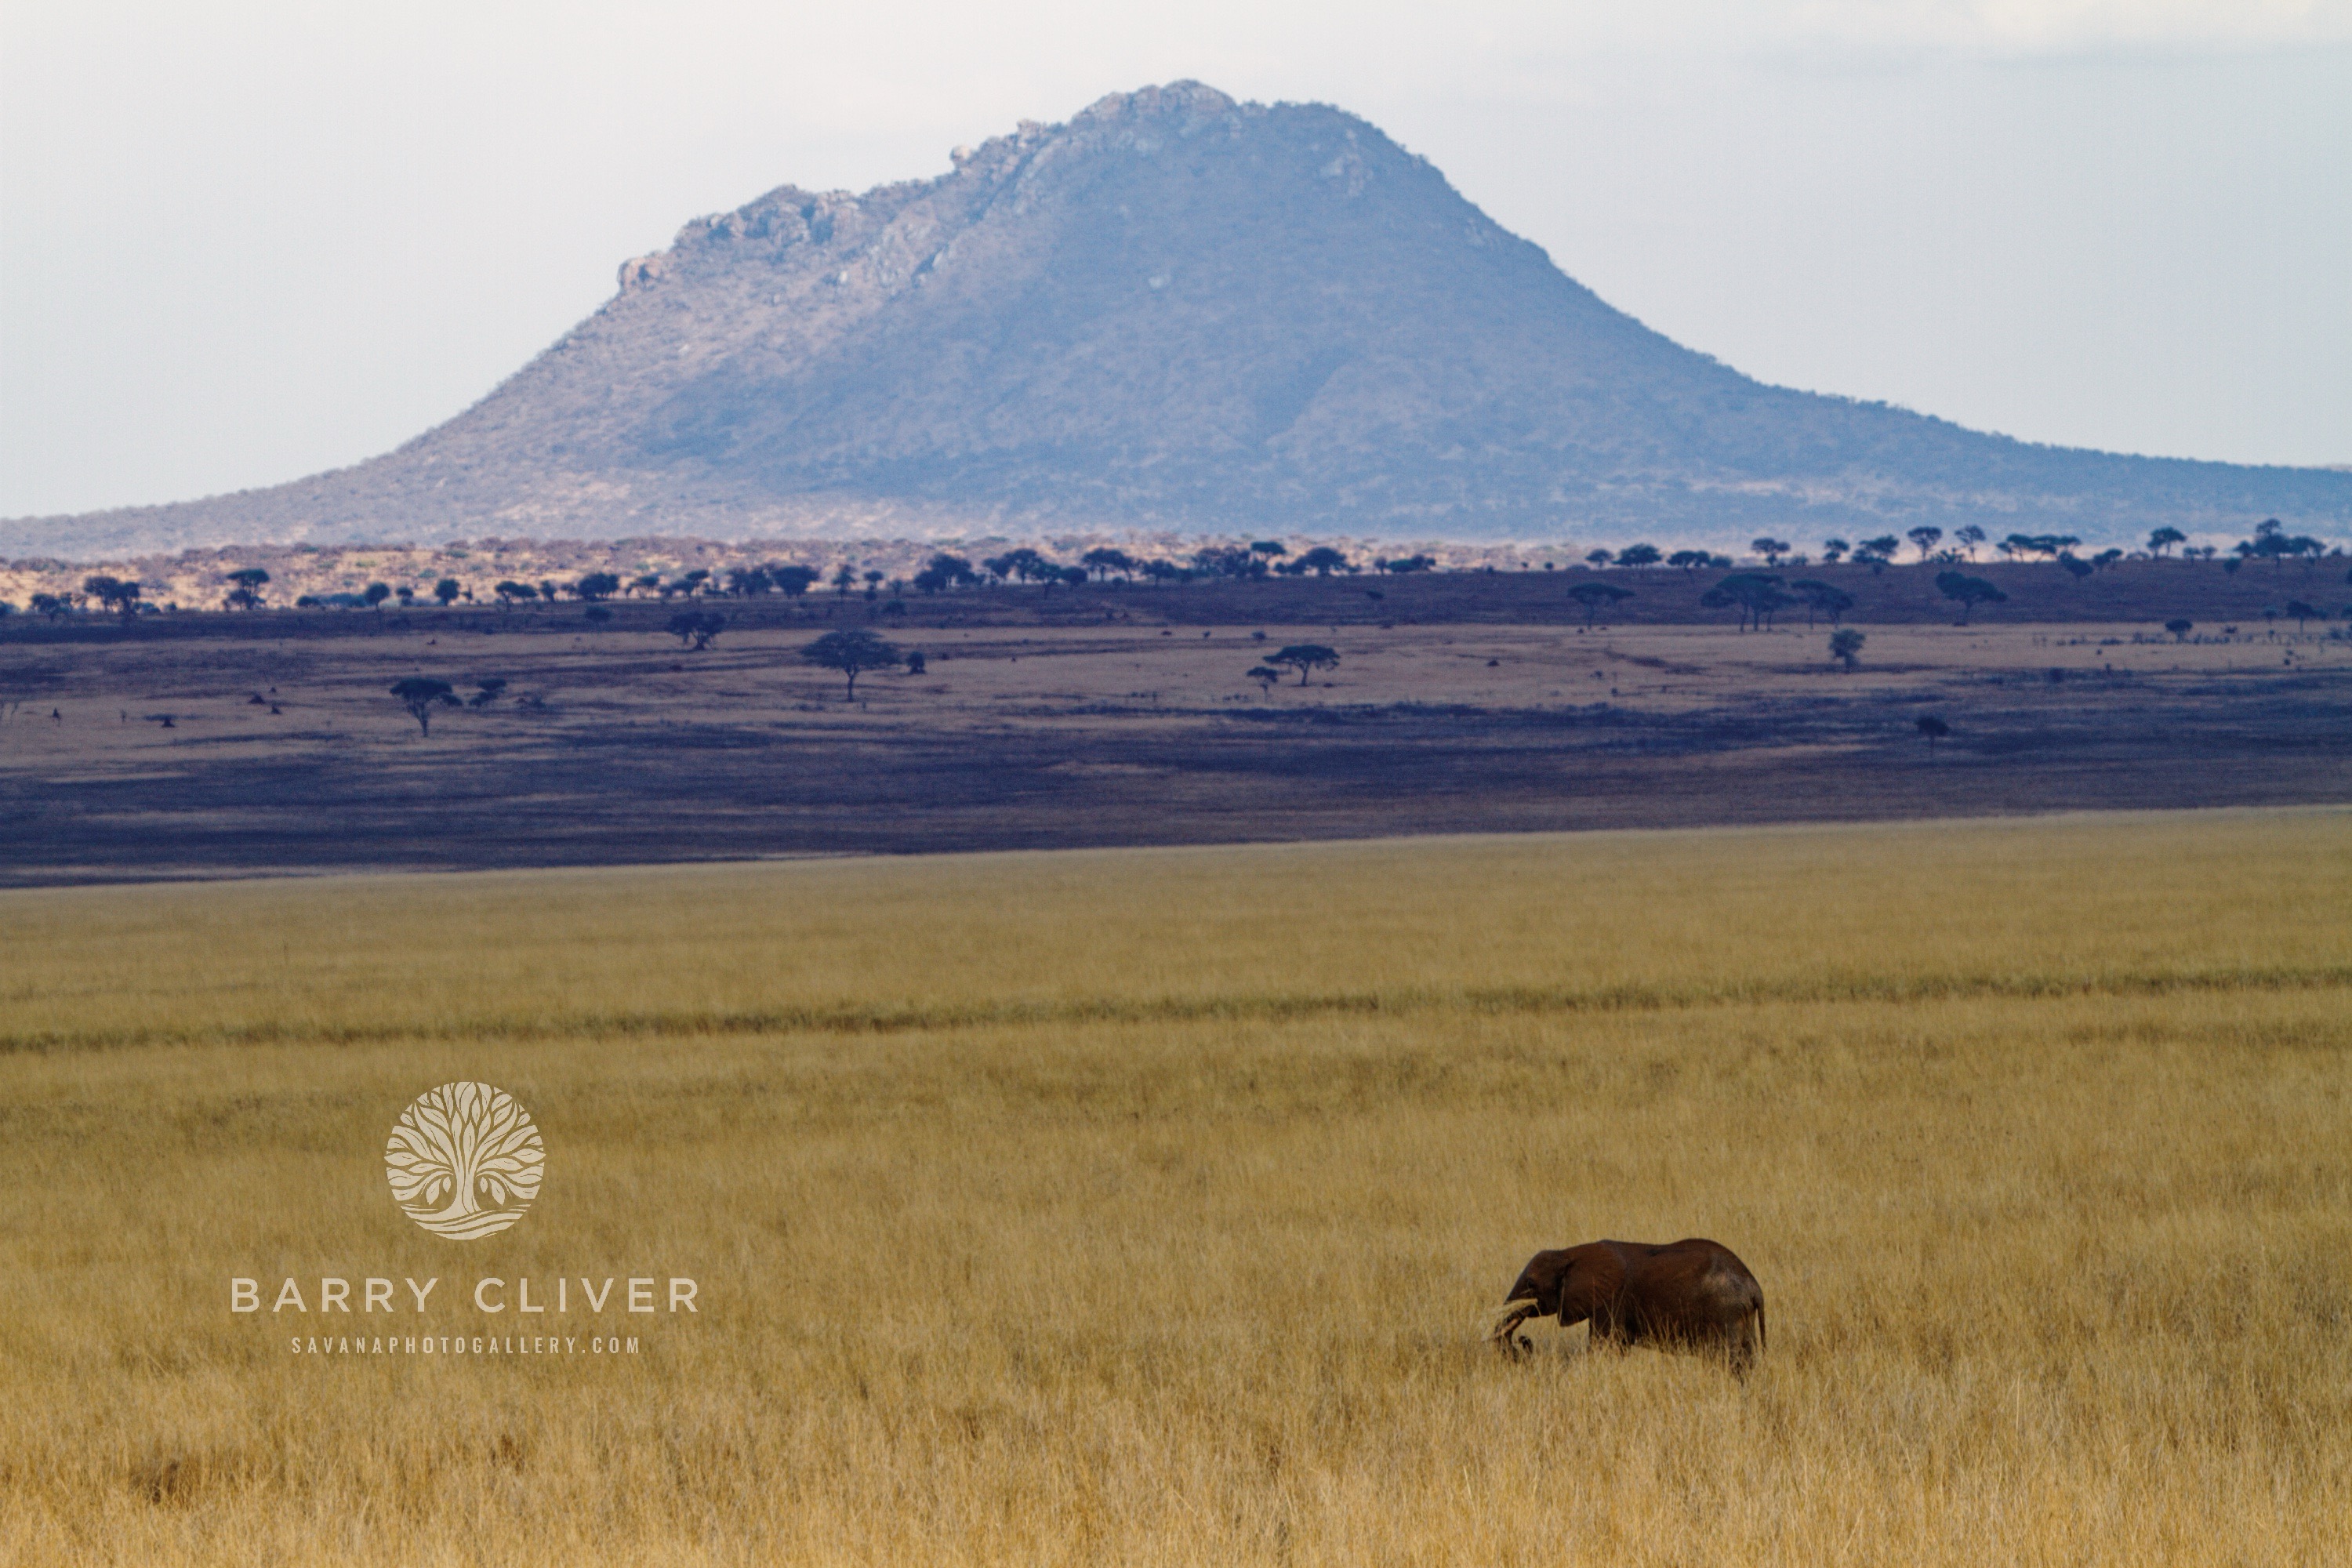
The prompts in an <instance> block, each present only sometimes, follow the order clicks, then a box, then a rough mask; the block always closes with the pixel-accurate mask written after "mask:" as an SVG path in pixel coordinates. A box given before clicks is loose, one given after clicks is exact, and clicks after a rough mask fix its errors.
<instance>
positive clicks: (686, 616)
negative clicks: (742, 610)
mask: <svg viewBox="0 0 2352 1568" xmlns="http://www.w3.org/2000/svg"><path fill="white" fill-rule="evenodd" d="M726 629H727V617H726V616H722V615H720V614H719V612H718V611H716V610H680V611H679V612H678V613H677V614H676V615H674V616H671V617H670V618H669V635H670V636H672V637H676V638H677V640H678V642H679V643H680V644H681V645H682V646H683V647H685V648H686V649H687V651H688V652H689V653H700V652H701V651H702V650H703V649H704V648H707V647H709V646H710V639H711V638H713V637H717V636H718V635H719V633H720V632H723V631H725V630H726Z"/></svg>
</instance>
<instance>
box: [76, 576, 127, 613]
mask: <svg viewBox="0 0 2352 1568" xmlns="http://www.w3.org/2000/svg"><path fill="white" fill-rule="evenodd" d="M81 591H82V592H83V593H85V594H88V595H89V596H90V597H91V598H93V599H96V600H97V601H98V602H99V604H100V605H101V606H102V607H104V608H106V609H110V610H118V611H120V612H121V615H122V618H123V619H125V620H129V619H130V618H131V616H135V615H137V614H138V613H139V594H140V586H139V584H136V583H131V582H126V581H125V580H124V579H122V578H121V577H104V576H100V577H85V578H83V579H82V580H81Z"/></svg>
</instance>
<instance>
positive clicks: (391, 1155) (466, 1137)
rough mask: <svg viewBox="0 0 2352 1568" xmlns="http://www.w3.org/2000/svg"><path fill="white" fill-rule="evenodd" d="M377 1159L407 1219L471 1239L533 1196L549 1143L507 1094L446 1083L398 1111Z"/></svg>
mask: <svg viewBox="0 0 2352 1568" xmlns="http://www.w3.org/2000/svg"><path fill="white" fill-rule="evenodd" d="M383 1159H384V1165H385V1167H386V1170H387V1172H388V1173H389V1174H390V1177H391V1181H392V1195H393V1197H394V1200H395V1201H397V1202H398V1203H399V1205H400V1206H401V1207H402V1208H404V1209H405V1210H406V1211H407V1212H408V1216H409V1217H410V1218H411V1219H413V1220H415V1221H416V1223H417V1224H419V1225H421V1226H424V1227H425V1229H427V1230H429V1231H432V1232H433V1233H434V1234H436V1236H447V1237H457V1238H458V1239H460V1240H471V1239H473V1238H474V1237H482V1236H488V1235H489V1234H491V1233H492V1232H493V1231H499V1230H503V1229H505V1228H506V1227H507V1226H509V1225H511V1224H513V1223H514V1219H515V1215H517V1214H519V1213H520V1211H521V1209H522V1207H523V1206H524V1205H527V1204H529V1203H530V1201H531V1200H532V1199H533V1198H535V1197H537V1196H538V1195H539V1184H540V1177H541V1173H542V1172H543V1171H544V1170H545V1168H546V1163H547V1150H546V1146H545V1145H544V1144H543V1143H541V1142H540V1136H539V1129H538V1127H537V1126H535V1125H534V1124H533V1123H532V1121H531V1120H530V1112H528V1111H526V1110H523V1108H522V1107H521V1106H520V1105H518V1104H517V1103H515V1100H514V1097H513V1096H512V1095H510V1094H508V1093H507V1092H506V1091H505V1090H503V1089H493V1088H492V1087H490V1086H489V1085H488V1084H486V1083H445V1084H443V1085H441V1087H439V1088H438V1089H427V1090H425V1093H423V1094H421V1095H419V1096H417V1098H416V1100H415V1103H414V1104H412V1105H411V1106H410V1107H409V1108H408V1109H407V1110H404V1111H403V1112H401V1116H400V1121H399V1122H398V1123H397V1124H396V1125H394V1128H393V1130H392V1137H391V1138H390V1139H389V1140H388V1141H387V1142H385V1144H384V1151H383ZM484 1199H488V1204H485V1203H484V1201H483V1200H484ZM445 1200H446V1201H445ZM434 1205H441V1206H439V1207H437V1208H436V1207H435V1206H434Z"/></svg>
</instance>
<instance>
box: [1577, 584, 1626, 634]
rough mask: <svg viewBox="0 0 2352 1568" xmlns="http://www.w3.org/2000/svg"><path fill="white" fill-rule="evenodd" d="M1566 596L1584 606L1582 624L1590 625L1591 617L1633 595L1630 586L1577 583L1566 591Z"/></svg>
mask: <svg viewBox="0 0 2352 1568" xmlns="http://www.w3.org/2000/svg"><path fill="white" fill-rule="evenodd" d="M1568 596H1569V597H1570V598H1571V599H1574V600H1575V601H1576V602H1577V603H1578V604H1580V605H1583V606H1584V624H1585V625H1586V626H1591V624H1592V621H1593V617H1594V616H1598V615H1600V613H1601V611H1602V610H1604V609H1607V608H1609V607H1611V606H1612V605H1615V604H1616V603H1617V602H1618V601H1619V600H1620V599H1630V598H1632V597H1633V589H1631V588H1620V587H1619V586H1618V585H1617V584H1614V583H1579V584H1577V585H1576V586H1575V587H1573V588H1570V590H1569V591H1568Z"/></svg>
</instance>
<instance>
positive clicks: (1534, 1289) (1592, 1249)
mask: <svg viewBox="0 0 2352 1568" xmlns="http://www.w3.org/2000/svg"><path fill="white" fill-rule="evenodd" d="M1503 1305H1504V1306H1505V1307H1506V1308H1507V1309H1508V1310H1507V1311H1505V1312H1504V1314H1503V1317H1502V1321H1500V1322H1498V1323H1496V1325H1495V1333H1494V1341H1495V1343H1496V1346H1497V1347H1498V1348H1500V1349H1502V1350H1504V1351H1512V1350H1517V1349H1521V1348H1524V1346H1525V1344H1526V1342H1525V1341H1523V1340H1519V1341H1515V1340H1514V1339H1513V1338H1512V1333H1513V1331H1515V1330H1517V1328H1518V1326H1519V1325H1520V1324H1521V1323H1523V1322H1525V1321H1527V1320H1528V1319H1529V1318H1535V1317H1552V1316H1555V1315H1557V1316H1558V1317H1559V1326H1560V1327H1561V1328H1563V1329H1564V1328H1567V1327H1568V1326H1569V1325H1570V1324H1571V1323H1580V1322H1583V1321H1587V1320H1588V1319H1589V1320H1591V1324H1592V1329H1591V1335H1592V1342H1593V1343H1595V1344H1612V1345H1633V1344H1643V1343H1649V1344H1655V1345H1659V1346H1662V1347H1668V1348H1680V1349H1686V1350H1713V1351H1717V1352H1721V1353H1722V1354H1724V1355H1726V1356H1727V1357H1729V1358H1730V1361H1731V1363H1732V1365H1733V1366H1735V1367H1737V1368H1738V1369H1739V1370H1740V1371H1742V1372H1745V1371H1746V1370H1747V1369H1748V1364H1749V1363H1751V1362H1753V1361H1754V1360H1755V1359H1756V1352H1759V1351H1760V1350H1762V1349H1763V1348H1764V1289H1763V1287H1762V1286H1760V1285H1759V1284H1757V1283H1756V1276H1755V1275H1753V1274H1750V1273H1749V1272H1748V1265H1746V1264H1745V1263H1742V1262H1740V1261H1739V1259H1738V1258H1737V1257H1735V1256H1733V1254H1732V1251H1731V1249H1730V1248H1729V1247H1723V1246H1720V1245H1718V1244H1717V1243H1715V1242H1712V1241H1703V1240H1701V1239H1699V1238H1698V1237H1690V1238H1688V1239H1687V1240H1683V1241H1673V1242H1668V1243H1666V1244H1665V1245H1664V1246H1663V1247H1653V1246H1651V1245H1650V1244H1648V1243H1647V1242H1640V1241H1588V1242H1586V1243H1585V1244H1584V1245H1583V1246H1581V1247H1562V1248H1561V1249H1559V1251H1557V1252H1538V1253H1537V1254H1536V1255H1535V1256H1534V1257H1533V1258H1528V1266H1527V1267H1526V1268H1523V1269H1521V1270H1519V1278H1518V1282H1517V1284H1515V1285H1513V1286H1512V1287H1511V1293H1510V1294H1509V1295H1508V1296H1506V1297H1505V1298H1504V1299H1503Z"/></svg>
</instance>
